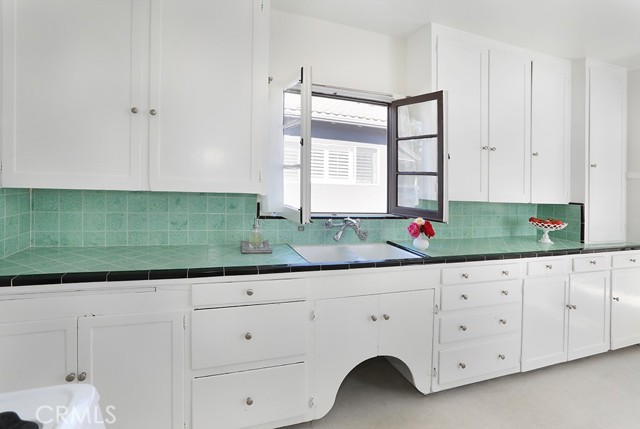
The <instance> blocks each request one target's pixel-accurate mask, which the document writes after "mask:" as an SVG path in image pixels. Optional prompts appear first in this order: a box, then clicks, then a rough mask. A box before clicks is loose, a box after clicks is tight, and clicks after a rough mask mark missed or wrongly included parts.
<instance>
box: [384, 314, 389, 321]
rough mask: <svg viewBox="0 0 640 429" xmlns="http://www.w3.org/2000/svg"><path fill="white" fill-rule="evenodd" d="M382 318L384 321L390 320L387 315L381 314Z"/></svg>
mask: <svg viewBox="0 0 640 429" xmlns="http://www.w3.org/2000/svg"><path fill="white" fill-rule="evenodd" d="M382 318H383V319H384V320H389V319H391V316H389V315H388V314H383V315H382Z"/></svg>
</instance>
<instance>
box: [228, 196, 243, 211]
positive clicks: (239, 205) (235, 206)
mask: <svg viewBox="0 0 640 429" xmlns="http://www.w3.org/2000/svg"><path fill="white" fill-rule="evenodd" d="M225 212H226V213H237V214H240V213H243V212H244V198H242V197H227V198H226V202H225Z"/></svg>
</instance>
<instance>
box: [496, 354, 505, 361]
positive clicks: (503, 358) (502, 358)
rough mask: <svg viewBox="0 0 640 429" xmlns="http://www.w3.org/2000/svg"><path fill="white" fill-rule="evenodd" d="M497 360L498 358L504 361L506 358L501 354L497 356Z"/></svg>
mask: <svg viewBox="0 0 640 429" xmlns="http://www.w3.org/2000/svg"><path fill="white" fill-rule="evenodd" d="M498 358H499V359H500V360H505V359H506V356H505V355H503V354H499V355H498Z"/></svg>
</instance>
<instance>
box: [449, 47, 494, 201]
mask: <svg viewBox="0 0 640 429" xmlns="http://www.w3.org/2000/svg"><path fill="white" fill-rule="evenodd" d="M488 55H489V53H488V50H487V49H486V48H485V47H483V46H481V45H479V44H475V43H471V42H465V41H459V40H453V39H447V38H444V37H442V36H438V40H437V78H436V80H437V83H436V87H437V88H436V89H443V90H446V91H447V111H446V113H445V116H446V118H447V123H448V125H447V146H448V152H449V161H448V164H447V165H448V172H447V175H448V185H449V187H448V193H449V200H458V201H487V198H488V195H489V194H488V192H487V189H488V187H487V186H488V182H487V180H488V175H487V174H488V173H487V167H488V156H489V153H488V149H489V148H488V143H487V141H488V134H487V100H488V98H487V94H488V86H487V84H488V79H487V73H488Z"/></svg>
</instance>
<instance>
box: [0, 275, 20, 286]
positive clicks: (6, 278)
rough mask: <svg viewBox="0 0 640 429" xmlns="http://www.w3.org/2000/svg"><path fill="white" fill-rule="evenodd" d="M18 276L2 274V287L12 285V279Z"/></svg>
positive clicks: (0, 283) (0, 279)
mask: <svg viewBox="0 0 640 429" xmlns="http://www.w3.org/2000/svg"><path fill="white" fill-rule="evenodd" d="M16 277H17V276H15V275H13V276H0V287H5V286H11V280H13V279H14V278H16Z"/></svg>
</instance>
